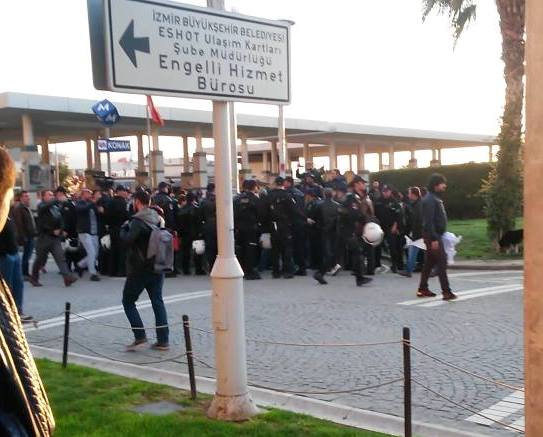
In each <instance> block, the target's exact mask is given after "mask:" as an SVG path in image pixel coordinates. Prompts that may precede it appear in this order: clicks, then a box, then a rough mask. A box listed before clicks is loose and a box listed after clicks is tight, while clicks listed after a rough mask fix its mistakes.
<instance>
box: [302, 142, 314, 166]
mask: <svg viewBox="0 0 543 437" xmlns="http://www.w3.org/2000/svg"><path fill="white" fill-rule="evenodd" d="M304 167H305V170H306V171H307V170H310V169H312V168H313V160H312V158H311V150H310V149H309V144H308V143H304Z"/></svg>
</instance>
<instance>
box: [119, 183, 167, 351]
mask: <svg viewBox="0 0 543 437" xmlns="http://www.w3.org/2000/svg"><path fill="white" fill-rule="evenodd" d="M150 203H151V196H150V195H149V194H148V193H147V192H146V191H143V190H138V191H137V192H136V193H135V194H134V210H135V212H136V213H135V214H134V216H133V217H132V219H131V220H130V222H127V223H125V224H124V225H123V226H122V228H121V240H122V241H123V243H124V245H125V247H126V252H127V253H126V282H125V284H124V289H123V301H122V302H123V307H124V312H125V314H126V317H127V318H128V321H129V322H130V325H131V326H132V331H133V333H134V337H135V338H134V341H133V342H132V343H131V344H129V345H128V346H127V347H126V350H127V351H131V352H133V351H136V350H138V349H141V348H142V347H145V345H146V344H147V335H146V332H145V329H144V326H143V321H142V320H141V317H140V314H139V312H138V309H137V308H136V302H137V300H138V299H139V297H140V295H141V293H142V291H143V290H144V289H145V290H147V294H148V295H149V299H150V300H151V305H152V307H153V312H154V314H155V325H156V326H157V328H156V336H157V342H156V343H154V344H153V345H152V346H151V348H152V349H156V350H160V351H167V350H168V349H169V339H168V337H169V330H168V327H167V325H168V316H167V313H166V307H165V306H164V301H163V300H162V286H163V283H164V273H156V272H155V270H154V260H153V258H147V248H148V246H149V238H150V236H151V232H152V230H153V229H154V227H160V224H161V218H160V216H159V215H158V213H157V212H156V211H154V210H153V209H151V208H149V205H150Z"/></svg>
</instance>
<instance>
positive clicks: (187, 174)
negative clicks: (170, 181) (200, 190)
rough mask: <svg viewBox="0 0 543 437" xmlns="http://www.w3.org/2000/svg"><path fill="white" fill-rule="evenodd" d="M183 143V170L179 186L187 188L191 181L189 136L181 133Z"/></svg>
mask: <svg viewBox="0 0 543 437" xmlns="http://www.w3.org/2000/svg"><path fill="white" fill-rule="evenodd" d="M181 141H182V143H183V171H182V172H181V186H182V187H183V188H188V187H190V185H191V182H192V172H191V171H190V159H189V137H188V136H187V135H183V137H182V139H181Z"/></svg>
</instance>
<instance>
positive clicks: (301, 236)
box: [285, 176, 307, 276]
mask: <svg viewBox="0 0 543 437" xmlns="http://www.w3.org/2000/svg"><path fill="white" fill-rule="evenodd" d="M285 191H287V192H288V193H289V194H290V195H291V196H292V198H293V199H294V200H295V201H296V209H297V211H298V214H296V215H295V216H294V217H293V221H292V256H293V259H294V263H295V264H296V266H297V268H298V269H297V270H296V274H297V275H298V276H305V275H307V272H306V258H307V257H306V252H307V250H306V245H307V232H306V217H305V198H304V197H305V195H304V193H303V192H302V191H301V190H300V189H299V188H297V187H295V186H294V179H293V178H292V177H291V176H287V177H286V178H285Z"/></svg>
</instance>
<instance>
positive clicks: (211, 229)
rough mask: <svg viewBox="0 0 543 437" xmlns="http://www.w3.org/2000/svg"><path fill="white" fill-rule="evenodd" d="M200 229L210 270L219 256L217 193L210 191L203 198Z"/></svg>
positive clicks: (200, 211) (200, 207)
mask: <svg viewBox="0 0 543 437" xmlns="http://www.w3.org/2000/svg"><path fill="white" fill-rule="evenodd" d="M198 215H199V218H200V220H199V222H200V230H199V234H200V235H201V236H203V239H204V241H205V244H206V259H207V265H208V268H209V272H211V269H212V268H213V264H215V258H217V206H216V202H215V193H210V192H208V193H207V195H206V197H205V199H202V201H201V202H200V206H199V208H198Z"/></svg>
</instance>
